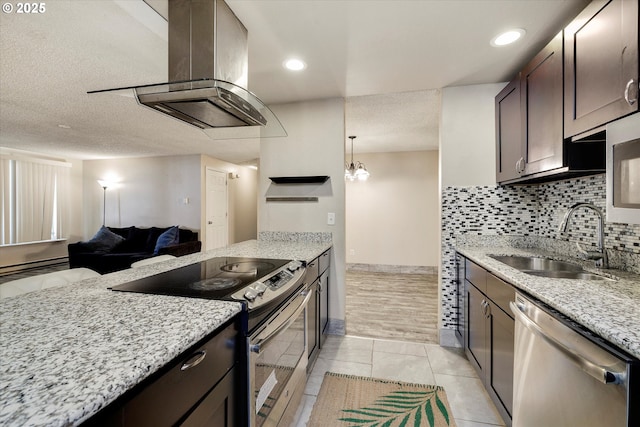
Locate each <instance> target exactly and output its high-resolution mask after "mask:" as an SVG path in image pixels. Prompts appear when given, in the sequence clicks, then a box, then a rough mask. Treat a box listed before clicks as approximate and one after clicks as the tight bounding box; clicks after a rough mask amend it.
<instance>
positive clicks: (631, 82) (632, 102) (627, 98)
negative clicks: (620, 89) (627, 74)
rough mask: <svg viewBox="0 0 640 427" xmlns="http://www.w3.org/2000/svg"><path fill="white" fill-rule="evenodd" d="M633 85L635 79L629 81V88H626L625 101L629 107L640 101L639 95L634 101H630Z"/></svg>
mask: <svg viewBox="0 0 640 427" xmlns="http://www.w3.org/2000/svg"><path fill="white" fill-rule="evenodd" d="M632 85H633V79H631V80H629V81H628V82H627V87H625V88H624V99H625V101H627V104H629V105H633V104H635V103H636V101H637V100H638V95H637V94H636V97H635V98H634V99H630V98H629V89H631V86H632Z"/></svg>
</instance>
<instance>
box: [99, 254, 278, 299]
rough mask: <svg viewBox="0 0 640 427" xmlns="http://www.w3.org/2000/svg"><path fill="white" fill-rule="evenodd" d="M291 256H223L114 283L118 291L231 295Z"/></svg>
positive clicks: (209, 296) (202, 296)
mask: <svg viewBox="0 0 640 427" xmlns="http://www.w3.org/2000/svg"><path fill="white" fill-rule="evenodd" d="M288 262H289V260H282V259H263V258H241V257H220V258H212V259H209V260H207V261H202V262H199V263H196V264H191V265H186V266H184V267H180V268H177V269H175V270H169V271H166V272H164V273H159V274H156V275H153V276H149V277H144V278H142V279H138V280H134V281H132V282H127V283H123V284H121V285H117V286H114V287H112V288H111V289H112V290H114V291H125V292H139V293H147V294H159V295H173V296H184V297H192V298H206V299H228V298H229V297H230V296H231V294H233V293H235V292H237V291H238V290H240V289H243V288H245V287H247V286H249V285H251V284H252V283H253V282H255V281H256V280H259V279H261V278H263V277H264V276H266V275H268V274H269V273H272V272H273V271H275V270H277V269H279V268H281V267H283V266H284V265H286V264H287V263H288Z"/></svg>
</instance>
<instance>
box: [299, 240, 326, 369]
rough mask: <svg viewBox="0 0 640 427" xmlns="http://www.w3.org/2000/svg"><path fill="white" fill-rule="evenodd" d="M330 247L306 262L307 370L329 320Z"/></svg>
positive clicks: (322, 342)
mask: <svg viewBox="0 0 640 427" xmlns="http://www.w3.org/2000/svg"><path fill="white" fill-rule="evenodd" d="M330 260H331V249H329V250H327V251H325V252H323V253H322V255H320V256H319V257H318V258H316V259H314V260H313V261H311V262H310V263H308V264H307V274H306V279H305V281H306V283H307V289H308V290H309V292H312V296H311V299H310V300H309V304H308V305H307V311H306V316H307V353H308V356H309V363H308V364H307V372H308V373H310V372H311V370H312V369H313V366H314V364H315V361H316V359H317V357H318V353H319V350H320V349H321V348H322V345H323V344H324V340H325V339H326V333H327V325H328V320H329V266H330V263H331V261H330Z"/></svg>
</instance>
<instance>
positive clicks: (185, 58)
mask: <svg viewBox="0 0 640 427" xmlns="http://www.w3.org/2000/svg"><path fill="white" fill-rule="evenodd" d="M168 5H169V14H168V40H169V46H168V47H169V49H168V50H169V58H168V59H169V70H168V71H169V73H168V77H169V78H168V80H169V82H167V83H161V84H151V85H143V86H135V87H134V86H131V87H127V88H119V89H109V90H100V91H92V92H89V93H96V92H109V91H117V90H122V89H133V91H134V94H135V97H136V99H137V100H138V103H140V104H141V105H144V106H147V107H149V108H153V109H154V110H156V111H159V112H161V113H164V114H167V115H169V116H171V117H173V118H176V119H178V120H181V121H183V122H185V123H188V124H190V125H193V126H196V127H198V128H200V129H203V130H205V131H206V130H209V129H212V128H215V130H216V131H217V130H220V131H223V132H222V133H221V134H220V135H221V136H220V138H223V139H226V138H251V137H265V136H267V137H268V136H286V131H285V130H284V128H283V127H282V124H280V121H279V120H278V119H277V117H276V116H275V115H274V114H273V112H272V111H271V110H270V109H269V108H268V107H267V106H266V105H265V104H264V103H263V102H262V101H260V99H258V98H257V97H256V96H255V95H254V94H252V93H251V92H249V91H248V90H247V89H246V87H247V80H248V79H247V75H248V56H249V54H248V52H249V49H248V39H247V29H246V28H245V26H244V25H243V24H242V22H240V20H239V19H238V18H237V17H236V16H235V14H234V13H233V11H232V10H231V9H230V8H229V6H228V5H227V4H226V3H225V2H224V0H169V2H168ZM238 127H254V128H253V129H248V132H243V131H241V130H239V129H238V130H237V131H236V130H235V129H224V128H238ZM225 130H226V132H225ZM207 134H208V135H209V136H210V137H214V138H215V136H216V134H215V133H211V132H209V131H207Z"/></svg>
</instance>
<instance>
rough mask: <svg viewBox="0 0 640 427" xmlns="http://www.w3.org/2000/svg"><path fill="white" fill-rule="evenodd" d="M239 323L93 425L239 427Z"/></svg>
mask: <svg viewBox="0 0 640 427" xmlns="http://www.w3.org/2000/svg"><path fill="white" fill-rule="evenodd" d="M238 335H239V333H238V325H237V322H232V323H230V324H228V325H227V326H226V327H223V328H222V330H219V331H217V332H216V333H215V334H214V335H213V336H210V337H208V339H205V340H203V341H202V342H201V343H199V344H197V345H196V346H195V347H193V348H192V349H190V350H189V351H187V352H185V353H184V354H183V355H181V356H179V357H178V358H177V359H175V360H174V361H173V362H171V363H169V364H168V365H167V366H166V367H165V368H162V369H161V370H160V371H159V372H158V373H156V374H154V375H153V376H152V377H151V378H149V379H147V380H146V381H144V382H143V383H141V384H140V385H138V386H137V387H135V388H134V389H132V390H131V391H129V392H127V393H126V394H125V395H123V396H122V397H121V398H120V399H118V400H116V401H115V402H114V403H113V404H111V405H110V406H109V407H107V408H105V410H103V411H101V412H100V413H98V414H97V415H96V416H94V417H93V418H91V419H89V420H88V421H87V422H86V423H85V424H86V425H89V426H114V427H116V426H117V427H129V426H135V427H144V426H153V427H160V426H190V427H193V426H211V425H215V426H236V425H242V424H243V422H242V419H243V417H245V415H246V414H245V413H244V412H246V411H242V410H241V408H243V407H246V402H241V400H244V399H243V396H246V394H247V392H246V379H245V378H246V375H244V374H243V370H242V368H241V366H244V365H245V363H246V362H242V360H241V357H242V356H241V355H242V354H243V353H244V351H243V350H242V349H241V348H238V346H241V345H242V344H241V342H242V340H239V339H238Z"/></svg>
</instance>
